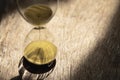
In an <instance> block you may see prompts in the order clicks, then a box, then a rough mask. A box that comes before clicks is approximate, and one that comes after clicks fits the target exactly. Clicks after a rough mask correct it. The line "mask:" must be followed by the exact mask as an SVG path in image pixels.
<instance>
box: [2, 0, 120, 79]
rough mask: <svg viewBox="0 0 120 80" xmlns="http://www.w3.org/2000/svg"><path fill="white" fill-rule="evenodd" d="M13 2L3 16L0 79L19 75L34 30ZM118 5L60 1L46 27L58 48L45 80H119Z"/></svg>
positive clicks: (114, 1)
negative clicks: (28, 39)
mask: <svg viewBox="0 0 120 80" xmlns="http://www.w3.org/2000/svg"><path fill="white" fill-rule="evenodd" d="M13 3H14V1H11V2H10V3H9V1H8V2H7V4H6V5H7V7H5V9H3V11H4V12H5V13H2V14H1V15H2V18H1V22H0V43H1V47H0V49H1V52H0V80H10V79H11V78H13V77H15V76H17V75H18V63H19V60H20V58H21V57H22V53H23V46H22V45H23V44H24V39H25V37H26V35H27V34H28V33H29V31H30V30H31V29H32V25H30V24H29V23H27V22H26V21H25V20H24V19H23V18H22V17H21V16H20V14H19V13H18V12H17V11H16V9H15V8H14V7H13V6H14V5H13V6H10V5H12V4H13ZM119 6H120V1H119V0H109V1H108V0H99V1H98V0H66V1H64V0H61V1H60V5H59V8H58V10H57V13H56V15H55V16H54V18H53V19H52V20H51V21H50V22H49V23H48V24H47V25H46V27H47V29H48V30H49V31H50V32H51V34H53V36H54V37H55V40H54V41H55V44H56V45H57V47H58V54H57V57H56V60H57V64H56V67H55V70H54V72H53V73H52V74H51V75H50V76H49V77H48V78H47V79H46V80H120V42H119V40H120V31H119V30H120V28H119V26H120V23H119V22H120V13H119V11H120V7H119ZM10 7H12V8H10Z"/></svg>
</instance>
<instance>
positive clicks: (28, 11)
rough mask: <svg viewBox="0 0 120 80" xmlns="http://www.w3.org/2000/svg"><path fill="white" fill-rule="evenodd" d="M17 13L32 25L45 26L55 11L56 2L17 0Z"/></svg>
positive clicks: (54, 0)
mask: <svg viewBox="0 0 120 80" xmlns="http://www.w3.org/2000/svg"><path fill="white" fill-rule="evenodd" d="M17 5H18V10H19V13H20V14H21V15H22V16H23V18H24V19H25V20H26V21H27V22H29V23H30V24H32V25H35V26H41V25H44V24H46V23H47V22H48V21H49V20H50V19H51V18H52V17H53V16H54V14H55V12H56V10H57V5H58V0H17Z"/></svg>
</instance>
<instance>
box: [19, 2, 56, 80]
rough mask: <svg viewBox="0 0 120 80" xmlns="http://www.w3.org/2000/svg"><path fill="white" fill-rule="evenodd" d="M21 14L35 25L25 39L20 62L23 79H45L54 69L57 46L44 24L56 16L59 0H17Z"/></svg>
mask: <svg viewBox="0 0 120 80" xmlns="http://www.w3.org/2000/svg"><path fill="white" fill-rule="evenodd" d="M17 6H18V11H19V13H20V14H21V16H22V17H23V18H24V19H25V20H26V21H27V22H28V23H30V24H32V25H33V26H34V27H33V29H32V30H31V31H30V32H29V34H28V35H27V36H26V38H25V41H24V48H25V49H24V52H23V57H22V58H21V60H20V64H19V66H18V67H19V73H20V76H21V78H22V80H28V79H30V80H43V79H45V78H46V77H47V76H48V75H49V74H50V73H51V72H52V71H53V69H54V67H55V63H56V59H55V56H56V53H57V47H56V46H55V44H54V39H53V36H52V35H51V33H50V32H49V31H48V30H47V29H46V27H45V26H44V25H45V24H46V23H48V22H49V21H50V20H51V18H52V17H53V16H54V14H55V12H56V10H57V6H58V0H17Z"/></svg>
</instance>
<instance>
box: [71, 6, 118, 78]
mask: <svg viewBox="0 0 120 80" xmlns="http://www.w3.org/2000/svg"><path fill="white" fill-rule="evenodd" d="M108 28H109V29H108V32H106V35H105V37H104V38H103V40H101V41H98V43H97V45H96V48H95V49H94V50H93V51H91V52H90V55H89V56H88V57H87V58H86V60H85V61H84V62H83V63H82V64H80V66H78V67H77V68H76V70H75V72H76V73H75V74H73V76H71V80H120V6H119V7H118V10H117V12H116V13H115V15H114V17H113V19H112V21H111V23H110V25H109V27H108Z"/></svg>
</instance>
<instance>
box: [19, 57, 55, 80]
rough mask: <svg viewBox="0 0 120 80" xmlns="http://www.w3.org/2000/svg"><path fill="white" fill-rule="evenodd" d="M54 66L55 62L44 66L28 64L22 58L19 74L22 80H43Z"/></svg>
mask: <svg viewBox="0 0 120 80" xmlns="http://www.w3.org/2000/svg"><path fill="white" fill-rule="evenodd" d="M55 65H56V60H53V61H52V62H50V63H48V64H44V65H36V64H33V63H30V62H29V61H27V59H25V57H22V59H21V60H20V63H19V66H18V68H19V74H20V78H21V79H22V80H44V79H45V78H47V77H48V76H49V75H50V74H51V73H52V71H53V70H54V67H55Z"/></svg>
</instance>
